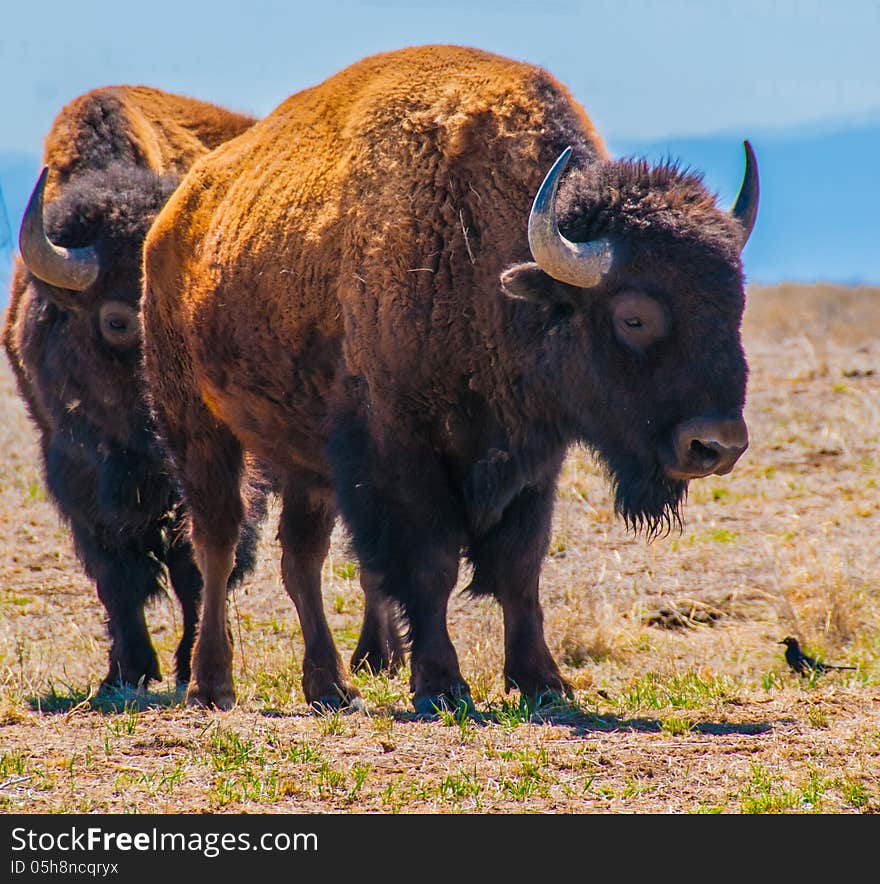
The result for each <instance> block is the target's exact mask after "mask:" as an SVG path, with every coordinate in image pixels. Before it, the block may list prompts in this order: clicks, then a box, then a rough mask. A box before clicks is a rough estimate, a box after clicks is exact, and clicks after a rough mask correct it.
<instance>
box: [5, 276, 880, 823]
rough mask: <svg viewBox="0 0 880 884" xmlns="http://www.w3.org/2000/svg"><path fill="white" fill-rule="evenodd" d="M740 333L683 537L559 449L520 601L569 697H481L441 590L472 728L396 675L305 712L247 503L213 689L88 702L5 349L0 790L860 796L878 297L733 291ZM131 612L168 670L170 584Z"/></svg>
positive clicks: (879, 677)
mask: <svg viewBox="0 0 880 884" xmlns="http://www.w3.org/2000/svg"><path fill="white" fill-rule="evenodd" d="M745 340H746V348H747V351H748V354H749V360H750V364H751V371H752V374H751V381H750V388H749V402H748V408H747V418H748V422H749V426H750V429H751V435H752V445H751V448H750V450H749V451H748V453H747V454H746V456H745V457H744V459H743V460H742V461H741V463H740V464H739V465H738V466H737V468H736V470H735V471H734V472H733V474H731V475H730V476H728V477H724V478H717V477H715V478H711V479H706V480H703V481H700V482H696V483H694V484H693V486H692V490H691V496H690V501H689V504H688V507H687V513H686V514H687V524H686V527H685V530H684V533H683V534H682V535H681V536H674V537H672V538H669V539H666V540H661V541H657V542H655V543H654V544H651V545H649V544H646V543H645V542H644V541H643V540H642V539H639V538H633V537H631V536H629V535H628V534H627V533H626V532H625V530H624V529H623V526H622V525H621V524H620V523H619V521H618V520H616V519H615V518H614V517H613V514H612V506H611V501H610V497H609V493H608V489H607V488H606V486H605V484H604V481H603V479H602V477H601V475H600V473H599V472H598V471H597V470H596V469H595V467H594V466H593V464H592V461H591V458H590V456H589V455H588V454H587V453H586V452H579V451H575V452H572V454H571V456H570V458H569V460H568V461H567V463H566V466H565V472H564V476H563V480H562V483H561V485H560V493H559V505H558V508H557V512H556V518H555V525H554V540H553V545H552V548H551V553H550V556H549V557H548V560H547V564H546V567H545V570H544V578H543V600H544V606H545V610H546V614H547V633H548V639H549V642H550V644H551V648H552V649H553V651H554V653H555V654H556V655H557V658H558V659H559V660H560V661H561V662H562V664H563V667H564V669H565V672H566V674H567V675H568V677H570V678H571V680H572V681H573V683H574V684H575V686H576V688H577V702H576V703H574V704H571V705H570V706H567V707H565V708H560V709H543V710H538V712H537V716H532V719H531V720H529V715H528V710H524V709H523V708H522V707H521V706H520V704H519V699H518V697H517V696H516V695H515V694H514V695H510V696H505V695H504V693H503V691H502V680H501V663H502V660H501V621H500V616H499V613H498V611H497V609H496V607H495V606H494V604H493V603H490V602H488V601H485V600H484V601H476V602H475V601H471V600H467V599H465V598H462V597H460V596H457V597H456V598H455V600H454V603H453V605H452V610H451V630H452V633H453V639H454V641H455V643H456V647H457V648H458V650H459V654H460V657H461V661H462V668H463V671H464V673H465V676H466V677H467V678H468V679H469V681H470V683H471V686H472V688H473V692H474V697H475V700H476V702H477V705H478V707H479V708H480V709H481V710H482V711H483V712H484V713H485V720H484V721H482V722H472V721H456V720H455V719H454V718H453V717H451V716H446V717H445V718H444V719H443V720H441V721H438V722H422V721H416V720H414V719H413V717H412V715H411V712H410V710H411V707H410V705H409V698H408V690H407V682H406V679H405V677H401V678H397V679H392V680H388V679H385V678H383V677H359V683H360V685H361V688H362V690H363V692H364V694H365V697H366V699H367V705H368V710H369V711H368V714H356V715H347V716H346V715H341V716H340V715H336V716H330V717H326V718H318V717H315V716H313V715H311V714H309V712H308V709H307V707H306V705H305V703H304V700H303V697H302V693H301V691H300V689H299V678H300V658H301V641H300V633H299V628H298V626H297V624H296V617H295V614H294V611H293V607H292V605H291V604H290V603H289V601H288V599H287V596H286V595H285V593H284V592H283V590H282V589H281V586H280V582H279V576H278V575H279V568H278V549H277V544H276V543H275V542H274V541H273V540H272V539H271V538H272V535H273V533H274V531H273V526H272V525H267V527H266V529H265V532H264V533H265V535H266V536H265V539H264V541H263V548H262V556H261V559H260V564H259V567H258V570H257V572H256V573H255V574H254V575H253V577H252V579H250V580H249V581H248V583H247V585H246V586H245V587H244V588H243V590H241V591H239V592H237V593H236V596H235V600H234V607H233V614H232V616H233V631H234V633H235V635H236V639H237V641H236V658H235V664H236V677H237V684H238V691H239V705H238V706H237V707H236V708H235V709H234V710H232V711H231V712H229V713H210V712H202V711H191V710H186V709H183V708H181V707H180V705H179V698H177V697H175V695H174V694H173V693H172V685H171V680H170V679H169V681H168V683H167V684H165V685H163V686H162V690H159V691H157V692H155V693H151V694H147V695H139V694H136V693H132V694H129V695H126V696H120V697H117V698H110V699H108V698H102V699H99V700H96V699H94V698H93V697H92V690H93V688H94V686H95V685H96V683H97V681H98V679H99V678H100V676H101V675H102V674H103V671H104V668H105V664H106V640H105V636H104V628H103V623H102V609H101V607H100V605H99V603H98V600H97V597H96V594H95V591H94V588H93V587H92V586H91V585H90V584H89V582H88V581H87V580H86V579H85V578H84V576H83V575H82V574H81V572H80V570H79V568H78V567H77V564H76V561H75V559H74V557H73V555H72V552H71V545H70V541H69V538H68V535H67V533H66V531H65V529H64V528H63V526H61V525H60V524H59V522H58V520H57V518H56V516H55V514H54V512H53V510H52V507H51V506H50V505H49V503H48V502H47V501H46V498H45V492H44V491H43V487H42V484H41V481H40V475H39V467H38V462H37V455H36V446H35V435H34V432H33V430H32V429H31V427H30V425H29V424H28V421H27V419H26V418H25V415H24V409H23V407H22V405H21V403H20V402H19V400H18V399H17V397H16V396H15V395H14V391H13V383H12V379H11V377H10V374H9V371H8V368H7V366H6V365H5V363H3V364H2V368H0V809H2V810H3V811H5V812H17V811H21V810H29V811H37V812H43V811H46V812H48V811H91V810H104V811H112V812H121V811H131V810H140V811H160V812H198V811H245V810H246V811H255V812H286V811H342V812H352V811H356V812H364V811H378V812H394V811H399V812H423V811H474V810H479V811H491V812H499V811H504V812H510V811H541V812H544V811H577V812H583V811H599V812H607V811H636V812H667V811H676V812H678V811H682V812H713V811H722V812H771V811H783V812H786V811H787V812H809V811H823V812H835V813H836V812H857V811H865V810H878V809H880V724H878V721H880V719H878V710H880V630H878V624H880V585H878V580H877V561H878V553H877V541H878V530H877V525H878V513H880V488H878V480H880V450H878V437H880V363H878V355H880V344H878V341H880V291H877V290H870V289H837V288H833V287H829V286H815V287H795V286H782V287H780V288H778V289H769V290H760V289H753V290H752V291H751V292H750V297H749V307H748V311H747V315H746V322H745ZM324 577H325V601H326V606H327V610H328V612H329V614H330V618H331V625H332V627H333V629H334V631H335V634H336V637H337V641H338V643H339V645H340V647H341V648H342V650H343V652H344V653H350V652H351V650H352V649H353V647H354V643H355V640H356V636H357V631H358V629H359V625H360V615H361V611H362V598H361V594H360V590H359V588H358V584H357V579H356V576H355V568H354V566H353V564H352V563H351V562H350V561H349V558H348V556H347V554H346V552H345V547H344V544H343V543H342V538H341V536H338V535H337V536H336V537H335V542H334V546H333V553H332V556H331V558H330V559H329V560H328V562H327V564H326V567H325V574H324ZM465 579H466V575H462V582H464V581H465ZM150 623H151V626H152V630H153V634H154V637H155V641H156V644H157V647H158V649H159V652H160V657H161V660H162V663H163V667H164V671H166V672H168V673H170V672H171V655H172V653H173V650H174V646H175V644H176V640H177V636H178V634H179V629H180V623H179V616H178V614H177V611H176V610H175V607H174V605H173V604H172V602H171V601H167V600H163V601H162V602H161V603H159V604H157V605H156V606H155V607H154V608H153V609H152V610H151V611H150ZM788 633H795V634H798V635H800V636H801V637H802V639H803V640H804V641H805V643H806V645H807V647H808V648H809V649H810V650H811V651H813V652H818V653H820V654H821V655H827V657H828V659H830V660H833V661H836V662H847V663H851V664H854V665H856V666H857V667H858V669H857V671H856V672H855V673H839V674H833V675H827V676H825V677H823V678H822V679H821V680H818V681H816V682H812V683H811V682H804V681H801V680H800V679H798V678H797V677H796V676H794V675H792V674H791V673H789V672H788V671H787V669H786V668H785V664H784V662H783V659H782V654H781V647H780V646H779V645H778V644H776V642H777V641H778V640H779V639H780V638H782V636H783V635H785V634H788Z"/></svg>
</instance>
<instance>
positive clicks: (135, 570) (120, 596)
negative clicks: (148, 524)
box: [73, 525, 161, 689]
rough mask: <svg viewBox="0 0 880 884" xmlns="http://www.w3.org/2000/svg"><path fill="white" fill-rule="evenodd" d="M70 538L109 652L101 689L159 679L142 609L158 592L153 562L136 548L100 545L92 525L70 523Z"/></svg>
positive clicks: (157, 572) (158, 579)
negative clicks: (94, 593)
mask: <svg viewBox="0 0 880 884" xmlns="http://www.w3.org/2000/svg"><path fill="white" fill-rule="evenodd" d="M99 530H100V529H99ZM73 534H74V541H75V544H76V549H77V553H78V554H79V556H80V558H81V560H82V562H83V565H84V566H85V569H86V573H87V574H89V576H90V577H92V579H94V581H95V583H96V584H97V590H98V598H99V599H100V600H101V603H102V604H103V605H104V609H105V610H106V612H107V630H108V632H109V634H110V654H109V665H108V668H107V675H106V677H105V678H104V681H103V683H102V688H104V689H112V688H115V687H118V686H120V685H123V686H127V687H137V686H139V685H140V686H146V685H148V684H149V682H150V681H159V680H160V678H161V675H160V672H159V660H158V658H157V657H156V651H155V649H154V648H153V644H152V642H151V641H150V635H149V632H148V630H147V622H146V619H145V618H144V605H145V604H146V603H147V601H148V600H149V599H150V598H151V597H152V596H155V595H157V594H158V593H159V591H160V585H161V584H160V577H161V575H160V571H159V566H158V564H157V560H156V559H155V558H154V557H150V556H147V555H146V554H145V553H144V551H142V550H137V549H125V548H123V549H119V548H115V547H111V546H108V545H104V544H102V543H101V542H100V541H99V540H98V539H97V536H96V530H95V526H90V527H89V529H84V528H83V527H82V526H80V525H74V529H73Z"/></svg>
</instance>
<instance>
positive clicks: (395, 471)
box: [144, 46, 757, 712]
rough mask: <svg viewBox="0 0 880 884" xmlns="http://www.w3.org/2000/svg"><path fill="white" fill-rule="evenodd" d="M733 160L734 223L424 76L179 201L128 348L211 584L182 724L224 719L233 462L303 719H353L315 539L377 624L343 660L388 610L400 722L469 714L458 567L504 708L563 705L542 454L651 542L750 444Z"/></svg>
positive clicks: (307, 105)
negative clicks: (497, 655)
mask: <svg viewBox="0 0 880 884" xmlns="http://www.w3.org/2000/svg"><path fill="white" fill-rule="evenodd" d="M569 147H570V148H571V149H569ZM746 155H747V164H746V173H745V175H744V181H743V186H742V189H741V192H740V196H739V197H738V198H737V200H736V203H735V205H734V208H733V210H732V211H731V212H728V211H726V210H724V209H721V208H719V207H718V206H717V205H716V201H715V198H714V196H713V195H712V194H710V193H709V192H708V191H707V190H706V188H705V186H704V185H703V183H702V182H701V180H700V179H699V177H698V176H695V175H692V174H689V173H687V172H685V171H681V170H680V169H679V168H677V167H675V166H673V165H664V166H661V167H659V168H657V169H652V168H650V167H649V166H648V164H646V163H643V162H632V161H625V160H624V161H612V160H610V159H608V157H607V155H606V152H605V148H604V146H603V144H602V142H601V140H600V139H599V137H598V135H597V134H596V132H595V131H594V129H593V126H592V123H591V122H590V120H589V118H588V117H587V115H586V113H585V112H584V110H583V109H582V108H581V107H580V106H579V105H578V104H577V103H576V102H575V101H574V99H573V98H572V96H571V94H570V93H569V92H568V90H567V89H566V88H565V87H564V86H563V85H562V84H560V83H558V82H557V81H556V80H554V79H553V78H552V77H551V76H550V75H549V74H547V72H545V71H543V70H541V69H539V68H536V67H534V66H531V65H527V64H522V63H519V62H516V61H513V60H511V59H505V58H502V57H500V56H495V55H491V54H489V53H485V52H480V51H478V50H472V49H467V48H463V47H455V46H427V47H413V48H410V49H406V50H401V51H398V52H393V53H387V54H384V55H378V56H373V57H370V58H367V59H363V60H362V61H361V62H358V63H357V64H355V65H352V66H351V67H350V68H347V69H346V70H344V71H341V72H340V73H339V74H337V75H335V76H334V77H331V78H330V79H329V80H327V81H325V82H324V83H322V84H319V85H318V86H315V87H314V88H311V89H307V90H305V91H303V92H301V93H298V94H296V95H293V96H291V97H290V98H289V99H288V100H287V101H285V102H284V103H283V104H282V105H280V106H279V107H278V108H277V109H276V110H275V111H274V112H273V113H272V114H270V115H269V116H268V117H267V118H266V119H265V120H263V121H261V122H260V123H258V124H256V126H254V127H253V128H252V129H251V130H249V131H248V132H247V133H245V134H244V135H242V136H241V137H240V138H238V139H236V140H235V141H234V142H232V143H231V144H229V145H227V146H226V147H223V148H220V149H219V150H217V151H215V152H214V153H213V154H212V155H211V156H210V157H208V158H206V160H205V161H204V162H203V163H202V164H200V166H199V167H198V169H197V170H194V172H193V173H192V174H191V175H189V176H187V177H186V178H185V179H184V180H183V182H182V183H181V185H180V187H179V188H178V190H177V191H176V192H175V194H174V195H173V196H172V197H171V199H170V200H169V203H168V205H167V206H166V207H165V209H164V210H163V211H162V213H161V214H160V216H159V218H158V219H157V220H156V223H155V224H154V225H153V227H152V229H151V231H150V233H149V235H148V238H147V242H146V246H145V253H144V267H145V277H146V278H145V295H144V334H145V372H146V377H147V381H148V385H149V387H150V394H151V397H152V403H153V405H154V408H155V413H156V417H157V421H158V424H159V426H160V429H161V432H162V434H163V437H164V439H165V440H166V441H167V443H168V445H169V447H170V449H171V451H172V453H173V456H174V462H175V464H176V467H177V469H178V472H179V476H180V480H181V483H182V486H183V488H184V490H185V493H186V496H187V500H188V501H189V503H190V506H191V509H192V514H193V539H194V543H195V545H196V547H197V554H198V560H199V564H200V567H202V571H203V574H204V577H205V615H204V619H203V629H202V631H201V633H200V636H199V643H198V645H197V647H196V649H195V652H194V658H193V659H194V665H193V669H194V677H193V681H192V683H191V684H190V689H189V700H190V702H192V703H196V704H205V705H210V704H216V705H219V706H228V705H229V704H230V703H231V702H233V700H234V687H233V682H232V668H231V665H229V661H230V648H229V645H228V640H227V637H226V634H225V628H224V625H225V604H226V597H225V581H226V578H227V576H228V573H229V569H230V567H231V563H232V555H231V544H232V541H233V539H234V538H235V537H236V536H237V531H238V527H239V524H240V519H241V511H242V507H241V503H240V500H239V499H238V495H237V483H238V478H239V475H240V471H241V469H242V464H243V457H244V454H245V452H249V453H251V454H254V455H256V456H257V457H259V458H261V459H264V460H266V461H267V462H268V463H270V464H271V466H272V468H273V470H275V471H277V474H278V477H279V482H280V485H281V487H282V488H283V489H284V490H283V512H282V518H281V527H280V530H279V537H280V539H281V544H282V551H283V553H282V574H283V578H284V584H285V588H286V589H287V591H288V593H289V594H290V595H291V597H292V598H293V599H294V602H295V604H296V606H297V611H298V613H299V616H300V624H301V626H302V632H303V639H304V644H305V654H304V659H303V690H304V693H305V696H306V699H307V700H308V701H309V702H313V703H317V704H320V705H324V704H329V705H341V704H342V705H344V704H348V703H353V702H355V701H356V697H357V691H356V690H355V688H354V687H353V685H352V683H351V681H350V678H349V675H348V674H347V672H345V671H344V669H343V668H342V666H341V661H340V658H339V655H338V652H337V650H336V647H335V644H334V642H333V637H332V632H331V630H330V628H329V624H328V623H327V619H326V616H325V614H324V611H323V607H322V602H321V588H320V577H321V566H322V562H323V560H324V557H325V556H326V554H327V551H328V549H329V543H330V531H331V529H332V525H333V518H334V516H335V515H336V513H337V512H339V513H341V515H342V517H343V520H344V521H345V523H346V526H347V528H348V529H349V532H350V534H351V537H352V543H353V546H354V549H355V551H356V553H357V556H358V559H359V561H360V564H361V582H362V585H363V588H364V590H365V592H366V594H367V601H366V606H367V612H368V613H367V614H365V627H366V626H367V624H368V622H370V623H372V624H373V627H372V628H371V629H369V630H368V629H365V635H366V641H364V638H363V637H362V643H361V644H359V648H358V652H357V653H356V660H357V657H358V655H360V654H362V653H363V652H364V650H365V649H371V648H372V649H375V650H377V652H382V641H383V639H381V638H380V637H381V636H383V635H384V636H388V635H392V636H393V634H394V629H393V622H391V621H389V619H388V617H387V611H388V600H389V599H390V600H392V601H393V602H394V603H397V604H399V606H400V609H401V612H402V614H403V615H404V617H405V620H406V622H407V625H408V628H409V638H410V642H411V689H412V692H413V695H414V697H413V701H414V704H415V707H416V709H417V710H418V711H420V712H431V711H432V710H433V708H434V707H435V706H437V705H444V704H455V703H458V702H460V701H461V700H464V701H465V702H467V700H468V697H467V683H466V682H465V680H464V678H463V677H462V674H461V671H460V668H459V663H458V658H457V655H456V652H455V648H454V647H453V645H452V642H451V640H450V637H449V631H448V626H447V622H446V611H447V605H448V601H449V597H450V594H451V592H452V590H453V589H454V587H455V584H456V579H457V574H458V569H459V565H460V560H461V557H462V555H465V556H467V557H468V558H469V559H470V561H471V563H472V564H473V569H474V575H473V581H472V583H471V586H470V590H471V592H472V593H475V594H489V595H492V596H494V597H495V598H496V600H497V601H498V602H499V604H500V606H501V609H502V612H503V618H504V657H505V660H504V676H505V685H506V686H507V687H517V688H519V689H520V690H521V691H522V692H523V693H524V694H526V695H528V696H530V697H535V696H540V695H542V694H544V693H546V692H551V693H554V694H557V695H558V694H562V693H567V692H568V691H569V690H570V689H569V686H568V684H567V682H566V681H565V679H564V677H563V675H562V673H561V672H560V670H559V667H558V666H557V664H556V662H555V661H554V659H553V657H552V655H551V653H550V651H549V649H548V647H547V644H546V640H545V638H544V630H543V613H542V610H541V604H540V601H539V582H540V572H541V564H542V561H543V558H544V555H545V553H546V550H547V547H548V543H549V537H550V527H551V524H552V513H553V503H554V494H555V488H556V481H557V478H558V475H559V471H560V469H561V466H562V462H563V459H564V456H565V452H566V449H567V447H568V446H569V445H571V444H575V443H580V444H584V445H587V446H589V447H590V448H592V449H593V450H595V451H598V452H599V454H600V459H601V460H602V462H603V463H604V465H605V466H606V467H607V469H608V474H609V479H610V481H611V484H612V486H613V487H614V491H615V506H616V509H617V511H618V512H619V513H620V515H621V516H622V517H623V519H624V520H625V522H626V523H627V525H629V526H630V528H632V529H634V530H636V531H642V532H644V533H645V534H647V535H648V536H649V537H654V536H656V535H658V534H662V533H664V532H666V531H670V530H673V529H674V528H675V527H678V526H680V524H681V511H682V506H683V503H684V500H685V495H686V490H687V481H688V480H690V479H692V478H698V477H700V476H706V475H710V474H713V473H716V472H717V473H719V474H724V473H727V472H729V471H730V469H732V467H733V465H734V463H735V462H736V460H737V458H738V457H739V456H740V455H741V454H742V453H743V451H744V450H745V448H746V446H747V444H748V438H747V432H746V427H745V423H744V422H743V420H742V410H743V405H744V401H745V386H746V378H747V370H746V363H745V354H744V352H743V350H742V346H741V341H740V335H739V328H740V324H741V320H742V312H743V307H744V291H743V278H742V265H741V261H740V257H739V255H740V250H741V249H742V246H743V244H744V243H745V240H746V239H747V237H748V235H749V232H750V231H751V227H752V224H753V222H754V218H755V212H756V210H757V168H756V165H755V162H754V156H753V154H752V153H751V151H750V148H749V147H748V146H747V147H746ZM569 161H571V169H570V170H569V173H568V175H567V177H566V178H565V179H564V180H563V179H562V178H561V176H562V175H563V173H565V171H566V167H567V164H568V163H569ZM548 170H549V171H548ZM560 181H562V183H561V185H560ZM557 186H558V187H559V191H558V200H557ZM557 203H558V213H559V214H558V217H559V222H558V223H557V215H556V211H557ZM529 253H531V258H532V259H533V260H529V257H530V255H529ZM316 341H320V342H321V344H320V347H316V346H315V342H316ZM169 362H170V363H171V364H172V365H173V366H174V371H173V372H172V371H168V370H167V365H168V364H169ZM224 476H225V481H224V480H223V477H224ZM376 599H378V600H379V601H378V602H377V601H376ZM383 604H384V605H385V606H386V607H385V613H383V614H377V616H375V617H371V616H370V615H369V611H370V610H375V611H381V610H382V608H381V606H382V605H383ZM383 617H384V618H385V619H384V622H385V623H386V625H387V624H389V622H391V627H390V628H389V629H388V630H384V631H383V629H381V628H379V627H377V626H376V625H375V624H377V623H381V622H382V621H383ZM392 641H393V639H392Z"/></svg>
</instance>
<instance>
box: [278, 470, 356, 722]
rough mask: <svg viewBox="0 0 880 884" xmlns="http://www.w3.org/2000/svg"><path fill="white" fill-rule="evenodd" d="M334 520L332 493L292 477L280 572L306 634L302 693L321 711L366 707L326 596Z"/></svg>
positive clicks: (318, 484)
mask: <svg viewBox="0 0 880 884" xmlns="http://www.w3.org/2000/svg"><path fill="white" fill-rule="evenodd" d="M334 518H335V511H334V507H333V495H332V492H331V490H330V488H329V487H328V486H327V485H326V484H325V483H324V482H322V481H321V480H319V479H318V478H317V477H311V476H301V475H291V476H290V477H288V479H287V482H286V483H285V487H284V493H283V506H282V511H281V522H280V524H279V526H278V539H279V540H280V541H281V551H282V552H281V572H282V577H283V580H284V588H285V589H286V590H287V594H288V595H289V596H290V598H291V599H292V600H293V603H294V605H296V611H297V614H298V615H299V622H300V628H301V629H302V634H303V643H304V645H305V652H304V655H303V677H302V687H303V693H304V694H305V698H306V701H307V702H308V703H309V704H311V705H312V707H313V708H315V709H316V710H318V711H322V710H326V709H339V708H346V707H348V708H352V709H359V708H363V701H362V700H361V699H360V695H359V693H358V690H357V689H356V688H355V687H354V685H353V684H352V683H351V681H350V678H349V676H348V674H347V673H346V672H345V671H344V668H343V665H342V660H341V658H340V656H339V652H338V651H337V649H336V644H335V643H334V641H333V634H332V633H331V631H330V626H329V624H328V623H327V618H326V615H325V613H324V606H323V599H322V596H321V567H322V565H323V563H324V559H325V558H326V557H327V552H328V551H329V549H330V534H331V532H332V530H333V522H334Z"/></svg>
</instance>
